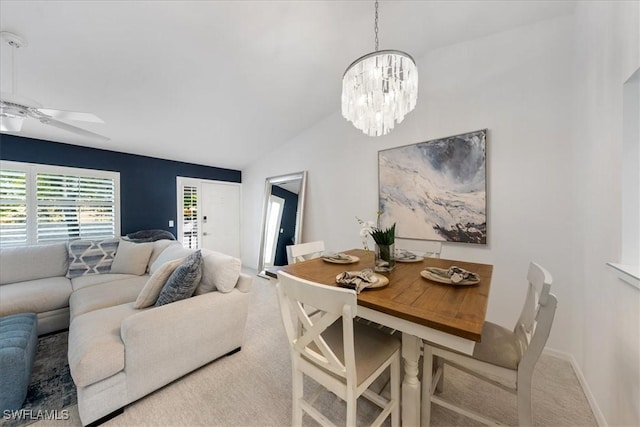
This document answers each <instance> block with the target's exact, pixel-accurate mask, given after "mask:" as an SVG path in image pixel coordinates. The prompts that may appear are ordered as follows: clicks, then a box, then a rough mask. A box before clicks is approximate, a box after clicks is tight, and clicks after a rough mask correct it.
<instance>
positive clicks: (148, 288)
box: [133, 258, 183, 309]
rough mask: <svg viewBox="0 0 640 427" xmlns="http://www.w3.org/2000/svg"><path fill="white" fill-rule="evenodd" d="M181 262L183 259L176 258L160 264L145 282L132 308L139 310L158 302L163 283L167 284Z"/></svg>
mask: <svg viewBox="0 0 640 427" xmlns="http://www.w3.org/2000/svg"><path fill="white" fill-rule="evenodd" d="M182 262H183V259H182V258H178V259H174V260H173V261H167V262H165V263H164V264H162V265H161V266H160V268H159V269H157V270H156V272H155V273H153V275H151V277H149V280H147V283H146V284H145V285H144V287H143V288H142V290H141V291H140V293H139V294H138V297H137V298H136V302H135V304H133V307H134V308H138V309H140V308H146V307H150V306H152V305H154V304H155V303H156V301H157V300H158V295H160V291H162V288H164V285H165V283H167V280H168V279H169V277H170V276H171V274H173V272H174V271H175V269H176V268H178V266H179V265H180V264H182Z"/></svg>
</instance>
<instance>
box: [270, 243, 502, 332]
mask: <svg viewBox="0 0 640 427" xmlns="http://www.w3.org/2000/svg"><path fill="white" fill-rule="evenodd" d="M343 253H346V254H349V255H355V256H357V257H358V258H359V261H357V262H355V263H352V264H335V263H330V262H326V261H324V260H323V259H322V258H315V259H311V260H308V261H303V262H298V263H295V264H290V265H287V266H285V267H282V268H281V269H280V271H285V272H287V273H289V274H291V275H293V276H296V277H300V278H302V279H306V280H310V281H313V282H316V283H321V284H325V285H330V286H339V285H338V284H337V282H336V277H337V276H338V275H339V274H340V273H342V272H344V271H358V270H363V269H366V268H371V269H373V265H374V255H373V252H372V251H365V250H363V249H351V250H348V251H344V252H343ZM451 266H457V267H460V268H463V269H465V270H467V271H470V272H473V273H476V274H477V275H478V277H479V279H480V282H479V283H477V284H475V285H464V286H462V285H451V284H444V283H438V282H436V281H432V280H429V279H426V278H424V277H423V276H421V274H420V272H421V271H422V270H424V269H425V268H426V267H438V268H444V269H447V268H449V267H451ZM492 273H493V266H492V265H489V264H479V263H474V262H467V261H460V260H450V259H443V258H429V257H425V258H424V259H423V260H421V261H417V262H398V261H396V264H395V268H394V269H393V270H392V271H391V272H389V273H378V274H382V275H384V276H385V277H387V278H388V279H389V283H388V285H386V286H384V287H379V288H369V289H365V290H363V291H362V292H360V294H358V305H360V306H363V307H367V308H370V309H373V310H377V311H380V312H383V313H386V314H388V315H391V316H395V317H399V318H401V319H405V320H408V321H410V322H414V323H418V324H420V325H424V326H427V327H430V328H433V329H437V330H440V331H443V332H446V333H449V334H453V335H456V336H459V337H462V338H466V339H469V340H473V341H476V342H479V341H480V337H481V334H482V327H483V325H484V321H485V317H486V312H487V305H488V302H489V290H490V288H491V276H492Z"/></svg>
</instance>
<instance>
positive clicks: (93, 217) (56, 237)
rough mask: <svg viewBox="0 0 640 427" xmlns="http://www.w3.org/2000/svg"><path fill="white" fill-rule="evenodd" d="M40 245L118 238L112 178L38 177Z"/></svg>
mask: <svg viewBox="0 0 640 427" xmlns="http://www.w3.org/2000/svg"><path fill="white" fill-rule="evenodd" d="M36 187H37V203H38V211H37V218H38V228H37V230H38V231H37V235H38V243H51V242H60V241H67V240H71V239H86V240H100V239H104V238H109V237H114V236H115V209H114V202H115V184H114V180H113V179H110V178H95V177H87V176H73V175H59V174H47V173H39V174H38V176H37V184H36Z"/></svg>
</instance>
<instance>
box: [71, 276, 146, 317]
mask: <svg viewBox="0 0 640 427" xmlns="http://www.w3.org/2000/svg"><path fill="white" fill-rule="evenodd" d="M148 279H149V276H129V278H127V279H122V280H116V281H112V282H106V283H101V284H98V285H94V286H88V287H86V288H82V289H78V290H77V291H74V292H73V293H72V294H71V298H69V309H70V315H71V320H72V321H73V319H75V318H76V317H78V316H80V315H82V314H85V313H88V312H90V311H95V310H100V309H101V308H106V307H112V306H114V305H120V304H125V303H128V302H132V301H135V300H136V297H137V296H138V294H139V293H140V290H141V289H142V288H143V287H144V285H145V284H146V283H147V280H148Z"/></svg>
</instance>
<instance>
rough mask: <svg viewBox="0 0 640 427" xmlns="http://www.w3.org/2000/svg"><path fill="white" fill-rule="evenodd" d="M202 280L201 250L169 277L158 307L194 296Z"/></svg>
mask: <svg viewBox="0 0 640 427" xmlns="http://www.w3.org/2000/svg"><path fill="white" fill-rule="evenodd" d="M201 278H202V253H201V252H200V250H197V251H195V252H194V253H192V254H191V255H189V256H188V257H187V258H185V260H184V261H183V262H182V264H180V265H179V266H178V267H177V268H176V269H175V270H174V271H173V273H171V276H169V279H167V283H165V285H164V287H163V288H162V290H161V291H160V295H159V296H158V299H157V300H156V304H155V306H156V307H159V306H161V305H165V304H169V303H172V302H175V301H179V300H181V299H185V298H189V297H191V296H192V295H193V293H194V292H195V290H196V287H197V286H198V284H199V283H200V279H201Z"/></svg>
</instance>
